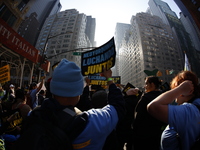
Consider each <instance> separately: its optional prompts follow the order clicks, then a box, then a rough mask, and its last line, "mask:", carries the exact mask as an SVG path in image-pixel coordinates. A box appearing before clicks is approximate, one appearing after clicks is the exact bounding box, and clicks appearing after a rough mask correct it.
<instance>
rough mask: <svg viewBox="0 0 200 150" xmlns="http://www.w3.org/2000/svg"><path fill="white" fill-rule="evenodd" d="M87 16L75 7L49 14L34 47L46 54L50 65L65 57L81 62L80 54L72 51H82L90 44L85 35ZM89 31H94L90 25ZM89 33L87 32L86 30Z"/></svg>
mask: <svg viewBox="0 0 200 150" xmlns="http://www.w3.org/2000/svg"><path fill="white" fill-rule="evenodd" d="M86 24H87V16H86V15H85V14H83V13H82V14H80V13H79V12H78V11H77V10H76V9H69V10H65V11H62V12H59V13H57V14H54V15H51V16H49V17H48V18H47V19H46V21H45V23H44V25H43V27H42V30H41V32H40V35H39V38H38V41H37V44H36V48H38V49H40V50H41V53H42V54H44V55H46V56H47V57H48V58H49V61H50V62H51V65H53V64H55V63H56V62H58V61H60V60H61V59H62V58H66V59H68V60H70V61H74V62H76V63H77V64H78V65H80V63H81V59H80V55H74V52H83V50H87V49H84V48H87V47H91V46H92V44H91V42H90V40H89V38H88V36H87V35H86ZM91 28H93V29H91V30H90V31H92V32H93V31H94V27H93V26H92V27H91ZM88 34H89V32H88Z"/></svg>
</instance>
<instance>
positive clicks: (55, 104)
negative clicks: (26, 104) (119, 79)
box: [30, 59, 125, 150]
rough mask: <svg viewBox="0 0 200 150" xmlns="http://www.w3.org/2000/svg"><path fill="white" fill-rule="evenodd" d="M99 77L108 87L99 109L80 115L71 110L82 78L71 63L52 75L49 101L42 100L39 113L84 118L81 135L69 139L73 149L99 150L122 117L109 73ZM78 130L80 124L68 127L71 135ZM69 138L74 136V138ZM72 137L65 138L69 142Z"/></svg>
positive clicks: (120, 100)
mask: <svg viewBox="0 0 200 150" xmlns="http://www.w3.org/2000/svg"><path fill="white" fill-rule="evenodd" d="M103 75H104V76H105V78H106V79H107V81H108V82H107V83H108V85H109V94H108V104H107V105H106V106H105V107H103V108H99V109H94V108H92V109H90V110H88V111H84V112H81V111H80V110H78V109H77V108H76V107H75V105H76V104H77V103H78V102H79V98H80V95H82V92H83V89H84V78H83V75H82V73H81V69H80V68H79V67H78V66H77V65H76V64H75V63H74V62H72V61H68V60H67V59H62V60H61V61H60V63H59V64H58V66H57V67H56V68H55V70H54V72H53V75H52V79H51V81H50V91H51V93H52V97H53V98H47V99H45V100H44V102H43V103H42V105H41V107H40V109H50V110H51V111H53V112H58V111H60V110H62V111H64V110H66V109H68V110H70V113H71V114H72V113H75V114H77V116H80V115H81V116H83V115H84V116H86V117H84V118H85V125H84V128H83V129H81V132H79V133H78V134H77V135H76V137H75V138H73V139H70V140H72V141H71V143H72V144H71V146H72V147H73V149H76V150H78V149H81V150H100V149H102V148H103V146H104V143H105V140H106V138H107V136H108V135H109V134H110V133H111V132H112V131H113V129H114V128H115V127H116V125H117V123H118V121H119V120H121V119H122V118H123V117H124V114H125V104H124V99H123V95H122V93H121V91H120V89H118V88H117V87H116V85H115V84H114V83H113V81H112V78H111V77H112V71H111V70H110V69H109V70H104V71H103ZM34 111H36V110H33V111H32V112H31V114H32V113H33V112H34ZM31 114H30V115H31ZM65 119H68V118H67V117H65V118H62V119H61V120H65ZM69 121H70V120H69ZM69 121H68V122H69ZM70 122H73V121H70ZM80 126H81V124H80V123H76V124H73V125H70V127H72V130H73V131H76V130H79V129H80V128H79V127H80ZM70 129H71V128H70ZM72 130H70V131H72ZM69 135H72V136H74V134H69ZM72 136H69V138H71V137H72Z"/></svg>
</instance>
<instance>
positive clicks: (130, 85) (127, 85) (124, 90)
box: [122, 82, 135, 94]
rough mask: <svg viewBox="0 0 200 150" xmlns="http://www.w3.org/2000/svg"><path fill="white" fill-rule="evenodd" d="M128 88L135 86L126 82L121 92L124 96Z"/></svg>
mask: <svg viewBox="0 0 200 150" xmlns="http://www.w3.org/2000/svg"><path fill="white" fill-rule="evenodd" d="M130 88H135V86H133V85H132V84H131V83H129V82H128V83H127V84H126V86H125V87H124V89H123V91H122V92H123V93H124V94H125V93H126V92H127V91H128V90H129V89H130Z"/></svg>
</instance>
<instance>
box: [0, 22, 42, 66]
mask: <svg viewBox="0 0 200 150" xmlns="http://www.w3.org/2000/svg"><path fill="white" fill-rule="evenodd" d="M0 43H2V44H3V45H4V46H6V47H8V48H9V49H11V50H13V51H15V52H16V53H18V54H20V55H21V56H23V57H25V58H27V59H29V60H30V61H32V62H34V63H36V62H38V54H39V51H38V50H37V49H36V48H35V47H34V46H32V45H31V44H30V43H29V42H27V41H26V40H25V39H24V38H22V37H21V36H20V35H19V34H18V33H17V32H15V31H14V30H13V29H12V28H11V27H10V26H9V25H8V24H7V23H6V22H4V21H3V20H2V19H1V18H0Z"/></svg>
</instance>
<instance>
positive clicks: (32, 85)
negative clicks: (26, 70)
mask: <svg viewBox="0 0 200 150" xmlns="http://www.w3.org/2000/svg"><path fill="white" fill-rule="evenodd" d="M35 86H37V83H35V82H33V83H31V85H30V87H29V90H32V89H33V87H35Z"/></svg>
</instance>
